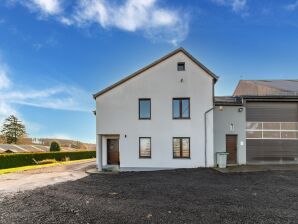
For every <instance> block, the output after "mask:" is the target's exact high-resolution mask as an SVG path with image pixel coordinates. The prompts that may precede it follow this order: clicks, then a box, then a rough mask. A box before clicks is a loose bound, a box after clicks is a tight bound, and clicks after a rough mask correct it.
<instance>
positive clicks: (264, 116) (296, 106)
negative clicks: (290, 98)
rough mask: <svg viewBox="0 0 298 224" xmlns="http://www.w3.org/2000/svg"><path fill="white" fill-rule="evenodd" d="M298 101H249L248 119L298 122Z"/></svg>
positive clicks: (247, 108) (247, 105)
mask: <svg viewBox="0 0 298 224" xmlns="http://www.w3.org/2000/svg"><path fill="white" fill-rule="evenodd" d="M297 111H298V103H287V102H285V103H283V102H280V103H277V102H249V103H247V104H246V120H247V121H263V122H298V113H297Z"/></svg>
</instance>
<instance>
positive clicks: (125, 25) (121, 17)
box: [8, 0, 240, 43]
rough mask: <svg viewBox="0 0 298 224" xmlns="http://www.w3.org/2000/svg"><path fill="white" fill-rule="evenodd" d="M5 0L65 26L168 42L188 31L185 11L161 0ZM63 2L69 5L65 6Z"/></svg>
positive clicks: (179, 37)
mask: <svg viewBox="0 0 298 224" xmlns="http://www.w3.org/2000/svg"><path fill="white" fill-rule="evenodd" d="M8 1H14V2H17V3H21V4H22V5H25V6H27V8H29V9H30V10H31V11H37V12H39V14H40V15H46V16H51V18H54V19H56V20H57V21H59V22H60V23H62V24H64V25H67V26H71V25H72V26H78V27H86V26H89V25H92V24H97V25H99V26H100V27H102V28H103V29H111V28H117V29H121V30H123V31H126V32H142V33H144V35H145V36H146V37H148V38H152V39H153V40H154V41H156V40H157V41H159V40H162V41H167V42H171V43H178V42H181V41H183V40H184V39H185V38H186V36H187V34H188V23H189V15H188V13H187V12H186V11H181V10H178V9H169V8H166V7H163V6H160V5H159V4H158V3H159V2H161V0H122V1H116V0H74V1H73V2H72V4H71V5H70V4H69V5H66V4H63V1H64V0H8ZM239 1H240V0H239ZM64 5H65V7H66V6H70V7H69V8H67V10H66V8H64Z"/></svg>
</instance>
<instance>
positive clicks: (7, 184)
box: [0, 159, 95, 199]
mask: <svg viewBox="0 0 298 224" xmlns="http://www.w3.org/2000/svg"><path fill="white" fill-rule="evenodd" d="M94 167H95V159H94V160H91V161H90V160H88V161H78V162H76V163H71V164H68V165H57V166H52V167H45V168H38V169H33V170H27V171H20V172H16V173H9V174H2V175H0V199H1V197H4V196H6V195H10V194H14V193H17V192H22V191H25V190H32V189H35V188H38V187H44V186H47V185H52V184H56V183H61V182H66V181H73V180H77V179H80V178H83V177H85V176H87V175H88V174H87V173H86V170H88V169H91V168H94Z"/></svg>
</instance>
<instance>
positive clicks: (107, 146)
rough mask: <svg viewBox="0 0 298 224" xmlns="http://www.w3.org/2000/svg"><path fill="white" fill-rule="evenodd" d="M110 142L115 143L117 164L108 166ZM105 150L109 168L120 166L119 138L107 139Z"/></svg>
mask: <svg viewBox="0 0 298 224" xmlns="http://www.w3.org/2000/svg"><path fill="white" fill-rule="evenodd" d="M110 140H114V141H117V147H118V163H117V164H110V163H109V142H110ZM106 144H107V145H106V149H107V165H110V166H117V165H120V149H119V138H107V140H106Z"/></svg>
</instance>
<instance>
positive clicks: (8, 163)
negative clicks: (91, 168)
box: [0, 151, 96, 169]
mask: <svg viewBox="0 0 298 224" xmlns="http://www.w3.org/2000/svg"><path fill="white" fill-rule="evenodd" d="M95 156H96V152H95V151H76V152H40V153H16V154H14V153H9V154H0V169H6V168H13V167H20V166H29V165H36V163H35V162H34V160H36V161H41V160H45V159H55V160H57V161H63V160H64V161H65V158H69V160H80V159H91V158H95Z"/></svg>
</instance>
